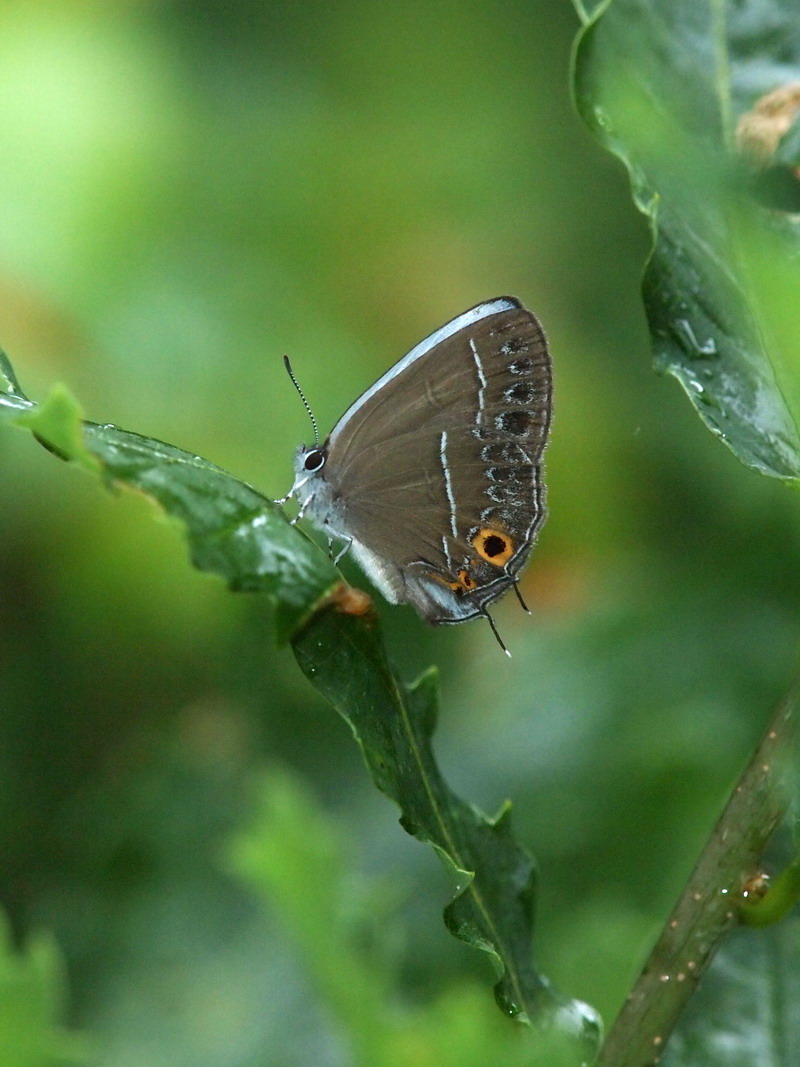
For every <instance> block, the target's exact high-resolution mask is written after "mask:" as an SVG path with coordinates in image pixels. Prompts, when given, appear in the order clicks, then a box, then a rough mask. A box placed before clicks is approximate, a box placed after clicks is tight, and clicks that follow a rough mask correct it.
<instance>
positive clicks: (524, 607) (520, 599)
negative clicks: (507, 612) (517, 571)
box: [514, 581, 531, 615]
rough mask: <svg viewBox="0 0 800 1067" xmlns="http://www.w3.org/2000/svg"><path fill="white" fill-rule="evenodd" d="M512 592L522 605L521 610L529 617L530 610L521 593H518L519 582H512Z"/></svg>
mask: <svg viewBox="0 0 800 1067" xmlns="http://www.w3.org/2000/svg"><path fill="white" fill-rule="evenodd" d="M514 592H515V593H516V594H517V600H518V601H519V602H520V604H521V605H522V610H523V611H526V612H527V613H528V614H529V615H530V613H531V609H530V608H529V607H528V605H527V604H526V603H525V601H524V600H523V599H522V593H520V591H519V582H516V581H515V582H514Z"/></svg>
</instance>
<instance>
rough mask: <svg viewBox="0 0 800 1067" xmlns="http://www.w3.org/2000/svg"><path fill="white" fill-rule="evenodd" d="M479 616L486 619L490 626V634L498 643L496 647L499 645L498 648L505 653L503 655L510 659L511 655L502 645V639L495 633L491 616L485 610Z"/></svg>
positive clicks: (495, 628) (495, 629)
mask: <svg viewBox="0 0 800 1067" xmlns="http://www.w3.org/2000/svg"><path fill="white" fill-rule="evenodd" d="M481 614H482V615H483V616H484V618H486V619H488V620H489V625H490V626H491V628H492V633H493V634H494V636H495V638H496V639H497V643H498V645H499V646H500V647H501V648H502V650H503V651H504V652H505V654H506V655H507V656H508V657H509V659H510V658H511V653H510V652H509V651H508V649H507V648H506V646H505V645H504V644H503V638H502V637H501V636H500V634H499V633H498V632H497V627H496V626H495V624H494V619H493V618H492V616H491V615H490V614H489V612H488V611H487V610H486V609H485V608H484V609H483V611H482V612H481Z"/></svg>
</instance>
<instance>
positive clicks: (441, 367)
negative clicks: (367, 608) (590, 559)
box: [284, 297, 552, 649]
mask: <svg viewBox="0 0 800 1067" xmlns="http://www.w3.org/2000/svg"><path fill="white" fill-rule="evenodd" d="M286 362H287V367H288V360H287V361H286ZM289 371H290V373H291V368H289ZM292 378H293V380H294V376H293V375H292ZM295 385H297V382H296V381H295ZM298 391H299V386H298ZM300 395H301V396H302V392H301V394H300ZM303 399H304V400H305V398H303ZM306 406H308V405H306ZM309 410H310V409H309ZM551 410H552V367H551V363H550V355H549V352H548V347H547V340H546V338H545V335H544V331H543V330H542V327H541V325H540V323H539V321H538V319H537V318H536V316H535V315H534V314H532V312H530V311H528V310H526V309H525V308H524V307H523V306H522V305H521V304H520V302H519V301H518V300H516V299H514V298H513V297H498V298H497V299H494V300H489V301H486V302H485V303H482V304H478V305H477V306H476V307H474V308H471V309H470V310H469V311H465V312H463V314H461V315H459V316H458V317H457V318H455V319H453V320H452V321H451V322H448V323H447V324H446V325H444V326H442V327H440V329H438V330H436V331H435V333H432V334H431V335H430V337H427V338H426V339H425V340H424V341H421V342H420V343H419V344H418V345H416V347H414V348H412V350H411V351H410V352H409V353H408V355H406V356H404V357H403V358H402V359H401V360H400V361H399V363H396V364H395V365H394V366H393V367H392V368H391V369H390V370H388V371H387V372H386V373H385V374H384V375H383V377H382V378H380V379H379V380H378V381H377V382H376V383H375V384H374V385H373V386H372V387H371V388H370V389H368V390H367V391H366V392H365V393H363V394H362V395H361V396H360V397H359V398H358V400H356V401H355V403H353V404H352V405H351V406H350V407H349V408H348V410H347V411H346V412H345V413H344V415H343V416H342V417H341V419H339V421H338V422H337V423H336V425H335V426H334V428H333V430H332V431H331V434H330V436H329V437H328V438H327V439H326V440H325V442H324V443H323V444H322V445H320V444H319V439H318V436H317V432H316V424H315V426H314V433H315V438H316V440H315V443H314V444H313V445H312V446H306V445H302V446H301V447H300V449H298V451H297V454H296V457H295V481H294V485H293V486H292V489H291V491H290V493H289V495H288V496H287V497H286V498H284V499H285V500H288V499H289V498H290V497H295V498H296V499H297V501H298V503H299V505H300V512H299V515H298V518H299V517H300V516H302V515H308V516H309V517H310V518H311V519H312V520H313V521H314V522H315V523H316V524H317V525H318V526H319V527H321V529H323V530H324V531H325V532H326V533H327V535H328V537H329V539H331V540H332V539H334V538H335V539H341V540H342V541H343V542H344V547H343V549H342V552H340V554H339V555H340V556H341V555H342V554H343V552H344V551H347V550H348V549H349V550H351V551H352V553H353V555H354V556H355V558H356V559H357V560H358V562H359V563H360V565H361V567H362V568H363V570H364V571H365V572H366V574H367V575H368V576H369V578H370V579H371V580H372V582H373V583H374V584H375V586H377V588H378V589H380V591H381V592H382V593H383V595H384V596H385V597H386V599H387V600H388V601H390V602H391V603H393V604H398V603H406V602H407V603H410V604H413V606H414V607H415V608H416V609H417V611H418V612H419V614H420V615H421V616H422V618H423V619H425V620H426V621H427V622H429V623H433V624H441V623H457V622H464V621H465V620H467V619H473V618H475V617H476V616H484V617H486V618H487V619H489V622H490V623H491V624H492V629H493V630H494V624H493V623H492V620H491V617H490V616H489V613H488V610H487V606H488V605H489V604H491V603H492V602H493V601H494V600H496V599H497V598H498V597H499V596H501V595H502V594H503V593H505V592H507V591H508V590H509V589H510V588H512V587H513V588H514V589H516V590H517V594H518V595H519V590H518V588H517V577H518V575H519V572H520V570H521V569H522V567H523V566H524V565H525V563H526V561H527V559H528V556H529V555H530V552H531V549H532V547H533V544H534V542H535V540H536V535H537V534H538V531H539V529H540V527H541V525H542V523H543V522H544V520H545V517H546V514H547V511H546V506H545V487H544V482H543V480H542V455H543V453H544V449H545V446H546V444H547V439H548V434H549V430H550V418H551ZM312 418H313V416H312ZM338 558H339V557H337V559H338ZM521 599H522V598H521V597H520V601H521ZM524 606H525V605H524V604H523V607H524ZM495 635H496V636H497V637H498V641H500V638H499V636H498V635H497V631H496V630H495ZM500 644H501V646H502V647H503V648H504V649H505V646H504V645H503V643H502V641H500Z"/></svg>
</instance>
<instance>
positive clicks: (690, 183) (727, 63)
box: [574, 0, 800, 478]
mask: <svg viewBox="0 0 800 1067" xmlns="http://www.w3.org/2000/svg"><path fill="white" fill-rule="evenodd" d="M580 10H581V9H580V6H579V11H580ZM765 25H769V33H766V32H763V27H764V26H765ZM792 66H794V68H795V70H796V69H797V68H798V66H800V35H798V33H797V7H796V4H795V3H794V0H744V2H743V3H738V4H736V5H732V4H724V3H716V2H714V0H699V2H698V0H675V2H674V3H669V4H666V3H661V2H656V0H613V2H609V3H606V4H604V5H603V6H602V7H601V8H600V9H598V10H596V11H595V13H594V16H593V18H592V19H591V20H589V21H588V22H587V24H586V26H585V28H584V30H583V31H582V33H581V35H580V37H579V40H578V42H577V47H576V52H575V63H574V91H575V100H576V105H577V107H578V110H579V112H580V114H581V116H582V117H583V119H584V120H585V121H586V123H587V125H589V127H590V128H591V129H592V131H593V132H594V133H595V135H596V136H597V138H598V139H599V140H600V141H601V142H602V143H603V144H604V145H605V146H606V147H607V148H608V149H609V150H610V151H611V152H613V153H614V154H615V155H617V156H618V157H619V158H620V159H621V160H622V162H623V163H624V164H625V166H626V167H627V169H628V172H629V175H630V179H631V185H632V189H633V195H634V198H635V201H636V204H637V206H638V207H639V209H640V210H641V211H642V212H643V213H644V214H645V215H646V216H647V218H648V219H649V221H650V224H651V229H652V233H653V251H652V254H651V257H650V261H649V263H648V265H647V269H646V272H645V278H644V297H645V306H646V310H647V316H648V321H649V324H650V332H651V339H652V343H653V351H654V355H655V362H656V366H657V367H658V368H659V369H661V370H663V371H667V372H668V373H670V374H672V375H674V376H675V377H676V378H677V379H678V381H679V382H680V383H681V384H682V386H683V387H684V389H685V390H686V393H687V395H688V396H689V398H690V400H691V402H692V404H693V405H694V407H695V409H696V410H697V412H698V414H699V415H700V417H701V418H702V419H703V421H704V422H705V424H706V426H708V428H709V429H710V430H711V431H712V432H713V433H714V434H715V435H716V436H718V437H719V438H720V439H722V440H723V441H724V442H725V443H726V444H727V445H728V446H729V447H730V448H731V449H732V450H733V452H734V453H735V454H736V455H737V456H738V457H739V458H740V459H741V460H742V461H743V462H744V463H746V464H747V465H748V466H751V467H753V468H755V469H756V470H758V471H760V472H761V473H764V474H769V475H773V476H776V477H780V478H797V477H800V433H799V432H798V427H799V426H800V392H798V386H797V359H796V355H795V353H796V350H797V347H798V341H800V337H798V330H797V325H796V321H794V320H793V321H792V323H791V324H789V322H788V314H787V312H786V311H782V309H781V305H780V303H779V300H778V299H777V298H776V297H774V296H773V295H772V294H780V296H781V297H782V296H783V293H784V291H786V292H791V291H794V292H795V293H796V292H797V289H796V284H797V280H798V279H797V267H796V264H795V262H794V258H795V257H796V253H797V251H798V248H799V247H800V244H799V243H798V232H797V227H796V226H795V225H794V224H793V223H792V222H791V220H789V219H787V220H781V223H780V225H779V227H778V229H779V231H780V239H776V220H775V217H774V213H772V212H768V211H766V210H765V209H764V208H763V207H762V206H761V205H760V204H759V203H757V202H756V200H755V199H754V198H753V197H752V196H751V195H750V193H749V192H748V190H747V186H746V183H745V182H744V180H743V179H742V177H741V172H742V170H743V166H744V165H743V162H742V160H741V159H740V158H739V156H738V154H737V150H736V148H735V138H734V133H735V126H736V122H737V120H738V118H739V117H740V116H741V115H742V114H743V113H744V112H745V111H746V110H747V109H748V108H750V107H752V106H753V103H754V101H755V99H756V98H757V97H758V95H759V94H760V93H763V92H766V91H768V90H769V89H774V88H775V86H776V85H780V84H782V83H783V82H784V81H785V80H786V79H787V77H788V74H787V70H790V69H791V67H792ZM795 77H796V75H795ZM765 246H766V247H768V252H767V251H764V248H765ZM766 262H768V263H769V271H768V272H765V271H764V270H762V269H761V268H762V264H763V263H766ZM787 311H788V309H787ZM776 312H777V314H776ZM795 319H796V316H795Z"/></svg>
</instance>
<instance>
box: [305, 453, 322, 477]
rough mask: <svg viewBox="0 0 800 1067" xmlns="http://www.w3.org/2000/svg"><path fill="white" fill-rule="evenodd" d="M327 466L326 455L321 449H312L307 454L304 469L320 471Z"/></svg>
mask: <svg viewBox="0 0 800 1067" xmlns="http://www.w3.org/2000/svg"><path fill="white" fill-rule="evenodd" d="M324 466H325V453H324V452H323V451H322V449H321V448H312V449H309V451H308V452H306V454H305V457H304V459H303V468H304V469H305V470H307V471H318V470H319V469H320V467H324Z"/></svg>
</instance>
